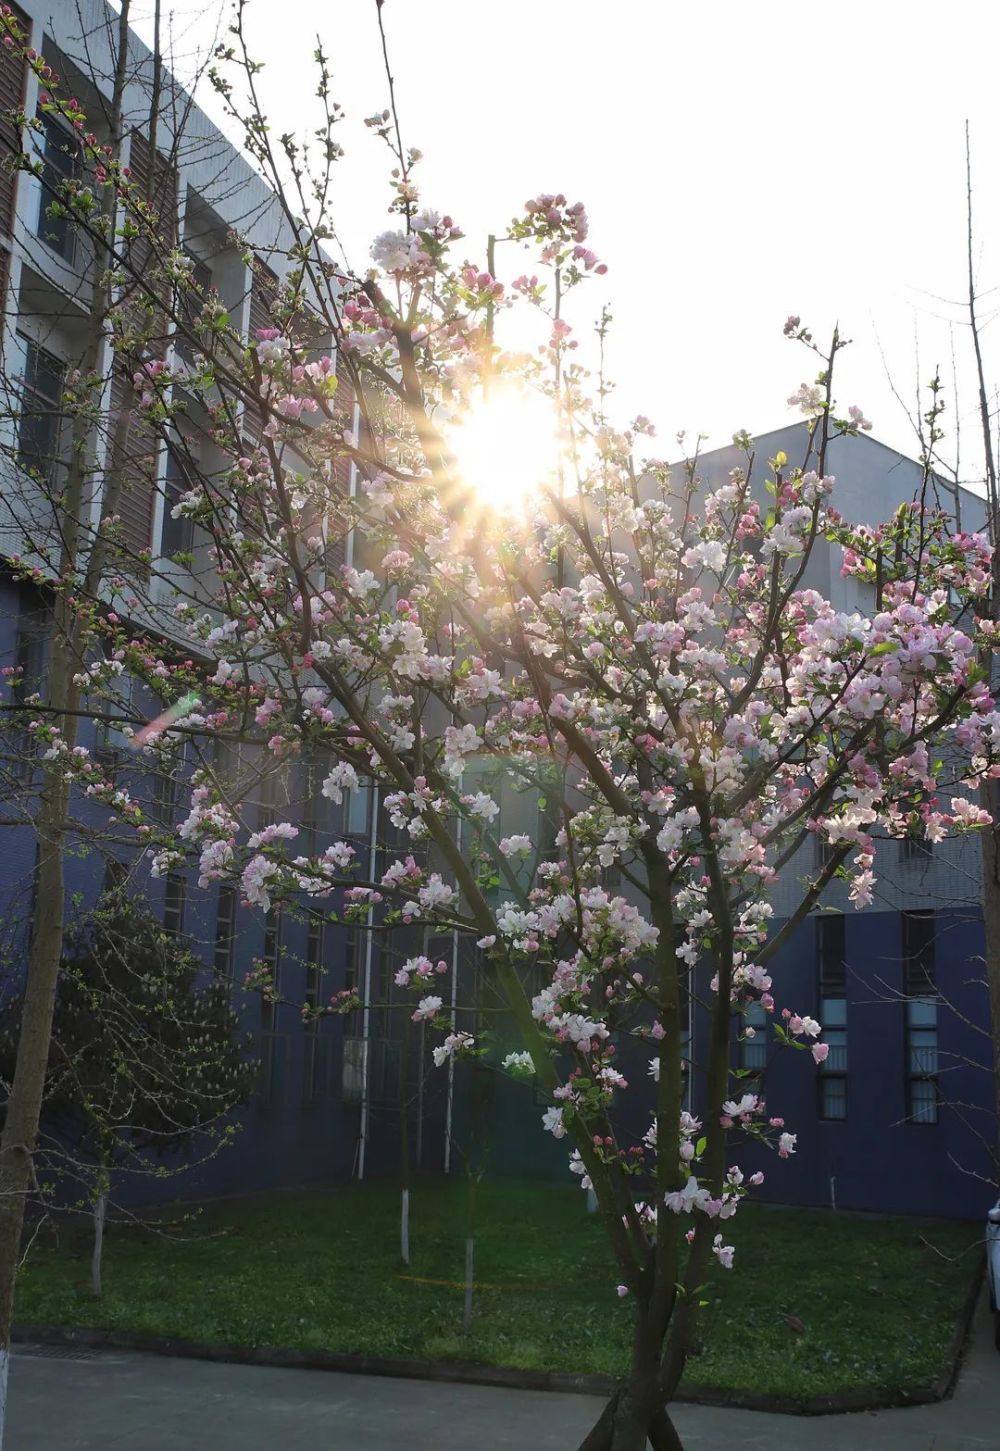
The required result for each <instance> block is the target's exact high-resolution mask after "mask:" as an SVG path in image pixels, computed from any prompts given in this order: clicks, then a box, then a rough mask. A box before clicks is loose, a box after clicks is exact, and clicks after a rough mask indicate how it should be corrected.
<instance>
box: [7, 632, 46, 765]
mask: <svg viewBox="0 0 1000 1451" xmlns="http://www.w3.org/2000/svg"><path fill="white" fill-rule="evenodd" d="M51 626H52V617H51V615H50V613H49V611H48V609H46V607H45V606H44V605H27V604H24V605H22V607H21V611H20V613H19V615H18V618H17V644H16V646H15V656H14V663H15V666H16V669H17V674H16V676H15V677H14V684H13V687H12V689H11V702H12V704H14V705H16V706H18V707H20V709H18V710H15V711H12V712H11V714H10V715H9V716H8V717H7V722H8V726H9V730H8V737H7V739H8V741H9V743H10V744H9V749H10V751H11V755H12V757H13V760H12V762H11V769H12V771H13V773H14V774H15V775H16V776H18V777H20V778H21V779H22V780H23V779H25V778H26V777H27V776H29V775H30V773H31V764H32V757H33V756H34V755H35V754H36V744H35V738H34V736H33V735H32V733H31V732H30V731H29V730H28V722H29V720H30V712H29V711H28V708H27V702H28V701H29V700H30V699H31V698H32V697H33V696H35V695H38V694H40V693H41V691H42V689H43V687H44V685H45V675H46V668H47V665H48V653H49V635H50V631H51Z"/></svg>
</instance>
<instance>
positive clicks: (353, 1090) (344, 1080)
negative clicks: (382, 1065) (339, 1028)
mask: <svg viewBox="0 0 1000 1451" xmlns="http://www.w3.org/2000/svg"><path fill="white" fill-rule="evenodd" d="M364 1091H365V1045H364V1041H363V1040H362V1039H361V1038H345V1039H344V1062H343V1067H342V1069H341V1078H340V1093H341V1097H342V1098H343V1101H344V1102H345V1103H360V1102H361V1100H362V1098H363V1097H364Z"/></svg>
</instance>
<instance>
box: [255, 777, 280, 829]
mask: <svg viewBox="0 0 1000 1451" xmlns="http://www.w3.org/2000/svg"><path fill="white" fill-rule="evenodd" d="M284 784H285V773H284V771H282V770H276V771H269V772H268V773H267V775H266V776H262V777H261V779H260V785H259V787H258V796H257V830H258V831H264V830H265V829H266V828H267V827H268V826H273V825H274V823H275V822H276V821H277V819H278V805H279V803H280V802H283V801H284V802H287V792H286V791H285V790H284V789H283V787H284Z"/></svg>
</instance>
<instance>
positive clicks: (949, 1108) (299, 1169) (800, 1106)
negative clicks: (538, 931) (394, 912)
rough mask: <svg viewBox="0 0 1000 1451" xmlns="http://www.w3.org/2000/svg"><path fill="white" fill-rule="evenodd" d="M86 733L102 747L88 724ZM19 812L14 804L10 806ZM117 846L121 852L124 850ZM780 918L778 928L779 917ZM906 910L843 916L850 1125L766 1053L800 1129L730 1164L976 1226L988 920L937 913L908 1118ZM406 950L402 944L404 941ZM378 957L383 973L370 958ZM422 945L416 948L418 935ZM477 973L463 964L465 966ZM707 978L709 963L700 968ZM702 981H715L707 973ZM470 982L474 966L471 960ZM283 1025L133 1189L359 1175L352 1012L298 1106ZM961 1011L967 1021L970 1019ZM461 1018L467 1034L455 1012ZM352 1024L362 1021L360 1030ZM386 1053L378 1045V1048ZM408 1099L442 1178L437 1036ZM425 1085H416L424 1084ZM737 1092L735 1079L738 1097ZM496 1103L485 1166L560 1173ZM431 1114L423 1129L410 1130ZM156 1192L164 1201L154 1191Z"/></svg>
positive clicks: (300, 952) (639, 1104) (808, 929)
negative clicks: (220, 1148) (164, 1165)
mask: <svg viewBox="0 0 1000 1451" xmlns="http://www.w3.org/2000/svg"><path fill="white" fill-rule="evenodd" d="M21 596H22V590H21V588H20V587H19V586H15V585H12V584H11V583H10V582H9V581H6V582H5V581H2V580H0V666H2V665H4V664H12V663H13V662H14V659H15V649H16V639H17V618H18V612H19V602H20V599H21ZM81 742H82V743H83V744H88V745H89V744H92V738H91V739H88V736H87V733H86V730H84V731H82V732H81ZM2 809H4V810H5V811H8V812H9V811H10V810H11V804H10V803H7V804H6V805H5V806H3V808H2ZM74 810H75V811H76V812H77V814H78V815H79V817H80V819H81V820H82V821H85V822H87V823H89V824H92V825H94V826H101V825H102V824H103V822H104V815H103V811H102V809H101V808H98V807H95V806H94V805H93V804H91V803H89V802H86V801H84V800H82V799H78V800H76V801H75V802H74ZM118 855H120V856H121V858H122V859H123V860H127V859H128V856H129V853H128V849H127V848H125V847H122V848H121V849H119V850H118ZM34 861H35V842H34V834H33V832H32V830H31V828H30V826H25V827H14V828H9V827H5V828H3V829H2V830H0V938H2V939H3V940H9V939H10V938H11V935H12V934H15V933H16V932H17V919H18V918H19V917H22V916H23V914H24V912H25V910H26V909H27V906H28V904H29V901H30V892H31V882H32V874H33V868H34ZM66 877H67V892H68V893H69V894H70V895H71V896H73V895H75V894H79V895H80V897H81V898H82V900H83V901H84V902H89V901H92V900H93V898H94V897H95V896H96V895H97V893H98V892H99V891H100V889H101V886H102V882H103V877H104V861H103V858H102V857H101V855H100V853H99V852H97V851H94V850H88V849H87V848H85V847H84V846H82V845H81V847H80V849H79V850H78V851H74V852H73V853H71V854H70V856H69V858H68V860H67V864H66ZM137 880H138V885H139V887H140V888H141V890H143V891H145V892H147V893H148V896H149V899H150V902H151V904H152V906H153V909H154V911H157V912H160V911H162V904H163V894H164V884H163V882H157V881H153V880H151V879H149V877H148V873H146V872H145V870H144V869H140V870H139V871H138V873H137ZM217 900H218V893H217V889H216V888H215V887H214V886H213V887H211V888H209V889H208V890H206V891H201V890H199V888H198V887H197V884H196V881H195V880H194V879H193V878H190V877H189V878H188V885H187V897H186V910H185V922H184V931H185V933H186V934H190V935H191V936H192V937H193V938H194V941H195V944H196V946H198V947H199V950H200V951H201V952H202V954H203V957H204V960H205V962H206V971H209V970H210V969H211V964H212V959H213V949H214V943H215V931H216V910H217ZM778 925H780V924H777V923H776V924H775V926H776V927H777V926H778ZM264 930H265V925H264V919H263V916H262V914H261V913H260V912H259V911H251V910H248V909H245V908H242V907H241V908H240V909H239V916H238V925H237V936H236V952H235V959H236V960H235V971H234V986H233V1000H234V1004H235V1005H236V1006H237V1009H238V1011H239V1013H240V1015H241V1018H242V1021H243V1023H244V1027H245V1029H246V1031H247V1032H249V1033H250V1034H251V1035H253V1037H254V1038H255V1040H257V1041H258V1043H262V1042H263V1039H262V1031H261V1028H262V1013H263V1005H262V1003H261V999H260V997H259V996H258V995H257V994H253V993H247V992H245V991H244V990H243V989H242V988H241V986H240V984H241V982H242V980H243V977H244V976H245V974H246V972H247V971H248V970H249V968H250V966H251V964H252V961H253V959H254V958H256V957H259V956H260V955H261V953H262V949H263V940H264ZM901 930H902V929H901V917H900V914H899V913H897V912H872V911H865V912H862V913H849V914H848V915H847V917H846V952H845V956H846V961H847V968H848V972H847V995H848V1035H849V1036H848V1051H849V1071H848V1108H847V1118H846V1121H844V1122H838V1123H829V1122H824V1121H822V1120H821V1119H820V1118H819V1114H818V1089H817V1081H816V1080H817V1077H818V1074H817V1070H816V1068H815V1066H814V1064H813V1062H812V1058H811V1056H810V1055H808V1054H806V1053H795V1052H791V1051H778V1052H773V1053H771V1054H770V1056H769V1063H768V1067H767V1072H766V1080H765V1081H766V1094H767V1099H768V1104H769V1107H770V1110H771V1112H772V1113H775V1114H780V1115H782V1116H783V1117H784V1118H785V1119H786V1120H787V1127H788V1129H789V1130H790V1131H792V1132H794V1133H797V1134H798V1149H797V1152H796V1153H795V1155H794V1156H792V1157H791V1158H790V1159H788V1160H784V1161H783V1160H779V1159H778V1158H777V1157H776V1156H775V1155H774V1154H772V1153H768V1152H763V1151H761V1150H760V1149H759V1147H757V1146H754V1145H747V1146H744V1147H741V1148H739V1149H736V1150H734V1156H733V1157H734V1161H738V1162H739V1163H740V1164H741V1166H742V1167H744V1168H749V1169H752V1168H756V1167H759V1168H761V1169H762V1170H763V1171H764V1173H765V1185H764V1188H763V1190H762V1191H761V1193H762V1195H763V1197H765V1198H768V1199H771V1200H774V1201H780V1202H784V1203H801V1204H829V1203H830V1201H831V1192H832V1191H831V1179H832V1180H833V1181H834V1185H833V1192H835V1195H836V1202H837V1204H838V1205H839V1206H841V1207H843V1208H851V1209H864V1210H878V1211H886V1212H914V1213H923V1214H940V1215H951V1216H959V1217H968V1218H976V1219H977V1218H979V1217H981V1214H982V1211H983V1206H984V1204H985V1203H986V1202H987V1201H988V1200H989V1198H990V1191H989V1187H988V1185H987V1184H984V1183H982V1182H981V1181H980V1180H978V1179H977V1178H975V1177H974V1175H975V1174H981V1175H985V1176H986V1177H987V1178H988V1177H989V1161H988V1156H987V1153H986V1150H985V1148H984V1145H983V1142H982V1139H981V1138H980V1137H979V1135H984V1136H986V1138H987V1139H988V1138H989V1135H990V1132H991V1122H992V1121H991V1117H990V1109H989V1105H990V1103H991V1083H990V1077H989V1075H988V1073H987V1072H986V1071H985V1069H984V1067H983V1066H978V1067H977V1066H970V1061H971V1064H976V1063H978V1064H979V1065H984V1064H985V1063H986V1062H987V1061H988V1057H989V1040H988V1038H987V1037H986V1036H984V1034H983V1033H981V1032H977V1031H976V1027H975V1026H974V1025H977V1024H978V1025H981V1026H983V1027H985V1025H986V1024H987V1022H988V1011H987V1001H986V994H985V988H984V986H983V983H982V966H981V961H980V960H979V959H981V955H982V951H983V940H982V928H981V923H980V921H979V920H978V917H977V916H976V915H975V914H974V913H972V912H966V911H960V910H957V909H956V910H942V911H940V912H938V914H937V942H936V978H937V985H938V989H939V992H940V994H941V997H942V1003H941V1006H940V1009H939V1013H938V1034H939V1054H940V1085H941V1098H942V1104H941V1109H940V1114H939V1121H938V1122H937V1123H936V1124H928V1125H916V1124H912V1123H907V1122H905V1113H906V1108H905V1078H906V1075H905V1063H904V1054H905V1033H904V1011H905V1010H904V1006H903V1003H902V1002H901V1001H900V1000H899V995H900V994H901V992H902V986H903V984H902V962H901V956H902V936H901ZM305 935H306V926H305V922H304V920H302V919H301V918H299V917H297V916H296V914H295V913H293V912H291V911H286V912H285V914H284V916H283V923H282V990H283V991H284V992H285V993H286V994H287V995H288V997H290V998H291V999H293V1000H294V1001H301V1000H302V999H303V998H304V994H305V974H306V968H305V962H304V959H305ZM346 945H347V934H346V931H345V929H344V928H343V927H340V926H333V925H328V926H327V928H326V930H325V933H324V948H323V965H324V977H323V982H322V987H321V998H323V999H325V998H329V997H330V996H331V995H332V994H334V993H335V992H337V991H339V990H340V989H341V988H342V987H343V986H344V979H345V970H346ZM397 947H398V944H397ZM382 950H383V949H382V947H381V945H380V946H378V947H377V948H376V949H375V959H376V960H375V964H374V966H375V974H374V975H375V977H376V978H377V976H378V971H377V970H378V954H379V952H380V951H382ZM413 950H419V946H418V945H417V944H414V945H413ZM469 966H470V967H471V964H470V965H469ZM22 967H23V958H20V959H19V958H18V956H17V954H16V953H15V955H14V957H13V959H12V960H9V961H8V963H7V967H6V973H7V980H6V984H4V983H3V982H2V981H0V991H2V989H3V988H4V986H6V987H7V989H8V990H9V989H10V988H11V986H12V984H13V983H14V982H15V980H16V978H17V977H18V976H19V975H20V971H21V969H22ZM700 971H701V970H699V972H700ZM772 972H773V976H774V979H775V984H776V987H775V996H776V998H777V1000H778V1004H779V1007H780V1006H782V1005H785V1004H787V1005H788V1006H790V1007H792V1008H793V1009H794V1010H795V1011H798V1012H800V1013H809V1014H811V1015H813V1016H816V1017H819V1016H820V1013H819V1004H818V972H817V956H816V941H815V927H814V923H813V922H812V921H809V922H806V923H805V924H803V925H802V927H800V928H799V930H798V931H797V932H796V934H795V935H794V937H793V938H792V939H791V941H790V942H789V943H788V944H786V946H785V947H784V949H783V950H782V952H781V953H780V954H779V955H778V956H777V958H776V959H775V961H774V963H773V967H772ZM707 975H708V974H707V973H706V977H707ZM463 976H464V977H465V981H469V980H470V978H471V973H470V972H469V971H468V970H465V969H463ZM276 1011H277V1020H276V1042H275V1045H274V1048H275V1072H274V1075H273V1080H272V1085H271V1090H270V1092H269V1093H267V1094H261V1095H258V1096H256V1097H255V1099H254V1101H253V1102H252V1103H251V1104H249V1105H248V1106H247V1107H246V1108H245V1109H244V1110H242V1111H241V1112H240V1114H239V1115H238V1118H239V1121H240V1123H241V1124H242V1125H243V1132H242V1133H240V1134H239V1135H238V1136H237V1139H236V1142H235V1145H234V1146H233V1147H232V1148H230V1149H228V1150H226V1151H225V1152H224V1153H223V1154H222V1155H220V1156H219V1157H218V1158H217V1159H215V1160H214V1161H212V1162H211V1163H209V1164H207V1165H205V1166H204V1167H201V1168H197V1169H194V1170H192V1171H190V1172H189V1173H187V1174H185V1175H184V1176H183V1177H179V1178H172V1179H169V1180H165V1181H162V1182H160V1183H157V1182H156V1181H149V1182H146V1183H144V1184H140V1185H139V1186H137V1189H136V1193H137V1194H139V1195H141V1196H144V1197H147V1198H152V1197H156V1195H158V1196H159V1197H164V1196H166V1197H171V1198H174V1197H186V1198H194V1197H198V1196H200V1195H206V1196H208V1195H215V1194H223V1193H237V1192H242V1191H246V1190H258V1189H266V1188H273V1187H279V1186H289V1185H296V1184H319V1183H331V1182H336V1181H338V1180H343V1179H346V1178H347V1177H349V1176H350V1174H351V1172H352V1167H353V1165H354V1163H355V1155H356V1152H357V1146H358V1131H359V1108H358V1106H357V1104H356V1103H344V1102H343V1099H342V1094H341V1081H342V1062H343V1039H344V1034H345V1022H344V1020H343V1019H341V1018H331V1019H326V1020H324V1021H322V1022H321V1023H320V1025H319V1028H318V1033H317V1040H318V1042H319V1044H320V1045H321V1046H320V1048H319V1054H320V1072H319V1084H320V1088H319V1091H318V1092H317V1094H316V1096H315V1098H314V1101H312V1102H309V1103H305V1102H304V1101H303V1098H304V1094H303V1066H304V1047H305V1043H306V1032H305V1030H304V1028H303V1025H302V1023H301V1020H300V1017H299V1014H298V1012H297V1010H296V1008H295V1007H293V1006H283V1007H279V1008H278V1009H277V1010H276ZM400 1017H401V1015H400V1014H398V1013H396V1014H393V1015H392V1018H393V1020H394V1025H393V1027H392V1028H391V1029H390V1032H391V1033H392V1034H394V1035H396V1036H397V1037H398V1033H399V1026H398V1025H399V1019H400ZM963 1019H968V1020H969V1021H968V1022H965V1021H963ZM460 1026H464V1027H470V1026H472V1025H471V1023H466V1022H462V1023H461V1024H460ZM355 1031H359V1030H357V1029H355ZM705 1031H706V1024H705V1020H704V1014H703V1013H702V1014H696V1021H695V1034H694V1043H695V1050H694V1051H695V1056H696V1057H697V1052H698V1043H699V1041H703V1038H704V1034H705ZM383 1051H385V1050H384V1049H383V1048H382V1047H381V1046H380V1045H379V1041H378V1039H377V1037H376V1043H375V1047H374V1048H373V1054H375V1055H376V1056H377V1055H378V1054H379V1053H381V1052H383ZM622 1056H623V1062H622V1068H623V1071H625V1072H626V1074H627V1076H629V1077H631V1078H632V1080H633V1082H634V1083H639V1084H645V1083H646V1082H647V1080H646V1060H647V1058H648V1057H649V1053H648V1051H645V1050H643V1049H630V1048H629V1047H628V1046H627V1045H626V1046H625V1047H624V1048H623V1049H622ZM410 1057H411V1071H410V1074H409V1084H408V1098H409V1102H410V1118H411V1131H410V1150H411V1159H412V1162H413V1167H414V1168H417V1167H418V1163H417V1148H418V1136H419V1139H420V1145H421V1149H422V1154H421V1158H420V1163H419V1167H421V1168H423V1169H424V1170H431V1171H433V1170H436V1169H438V1168H440V1167H441V1166H442V1163H443V1158H444V1112H445V1109H444V1100H445V1092H446V1082H447V1080H446V1074H445V1073H444V1072H443V1071H437V1070H435V1069H434V1068H433V1067H432V1066H431V1064H430V1053H429V1043H428V1048H427V1052H426V1057H425V1063H424V1072H423V1074H421V1073H420V1072H419V1043H418V1039H417V1037H416V1035H414V1040H413V1046H412V1051H411V1055H410ZM466 1077H467V1070H465V1069H463V1068H460V1069H459V1076H458V1082H459V1091H458V1092H457V1093H456V1104H457V1112H456V1122H455V1147H456V1153H455V1155H454V1156H453V1164H454V1167H455V1169H456V1171H457V1170H460V1168H461V1163H462V1155H461V1151H462V1150H463V1149H464V1148H465V1147H466V1146H467V1144H468V1142H469V1141H470V1137H471V1126H470V1119H469V1113H468V1109H467V1105H466V1102H465V1099H466V1094H465V1090H464V1087H463V1085H464V1083H465V1079H466ZM421 1081H422V1087H421ZM387 1083H388V1087H387V1091H386V1094H385V1096H384V1098H376V1099H375V1101H374V1102H373V1105H372V1120H371V1137H370V1143H369V1154H368V1171H369V1173H371V1174H374V1175H379V1174H394V1173H396V1172H397V1170H398V1164H399V1158H400V1146H399V1119H398V1108H397V1103H396V1098H397V1093H396V1088H395V1079H394V1075H393V1074H391V1073H390V1074H389V1075H388V1076H387ZM735 1091H736V1092H737V1096H738V1092H739V1091H740V1090H739V1089H738V1088H737V1089H735ZM487 1097H488V1099H489V1104H488V1118H489V1123H490V1131H489V1135H488V1138H489V1148H488V1154H487V1161H488V1171H489V1172H491V1173H517V1174H541V1175H546V1176H548V1175H554V1176H563V1175H565V1174H566V1172H567V1171H566V1159H567V1148H566V1143H565V1141H563V1142H556V1141H554V1140H553V1139H552V1138H551V1137H550V1136H549V1135H546V1134H543V1133H542V1131H541V1123H540V1121H541V1115H542V1112H543V1107H544V1105H542V1104H541V1103H540V1102H538V1100H537V1097H536V1095H535V1093H534V1092H533V1090H532V1088H531V1087H530V1085H524V1084H522V1083H514V1082H512V1081H510V1080H509V1079H507V1078H506V1077H505V1076H503V1075H500V1074H494V1075H492V1081H491V1083H490V1084H489V1087H488V1094H487ZM626 1097H627V1099H629V1100H630V1101H631V1107H630V1110H629V1112H630V1124H629V1128H630V1130H631V1132H632V1133H633V1134H634V1135H635V1136H636V1137H638V1136H641V1134H642V1133H643V1131H644V1129H645V1127H646V1126H647V1124H648V1103H647V1100H648V1095H647V1093H646V1092H645V1090H644V1088H642V1087H640V1089H639V1091H638V1092H637V1093H635V1092H630V1093H629V1094H628V1095H626ZM421 1106H422V1110H423V1129H422V1133H421V1132H420V1131H419V1130H418V1127H417V1122H416V1120H417V1117H418V1108H420V1107H421ZM154 1191H155V1193H154Z"/></svg>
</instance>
